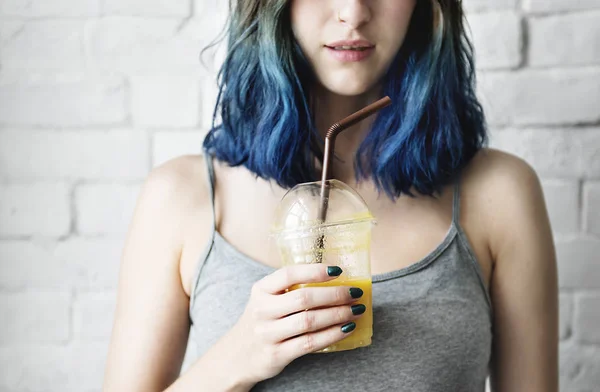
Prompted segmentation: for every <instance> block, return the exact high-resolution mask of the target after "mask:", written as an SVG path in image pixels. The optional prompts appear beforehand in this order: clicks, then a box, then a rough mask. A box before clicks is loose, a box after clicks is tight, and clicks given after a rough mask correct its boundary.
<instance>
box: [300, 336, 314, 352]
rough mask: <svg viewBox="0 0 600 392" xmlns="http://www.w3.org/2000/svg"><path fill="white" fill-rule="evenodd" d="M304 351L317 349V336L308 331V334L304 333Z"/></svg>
mask: <svg viewBox="0 0 600 392" xmlns="http://www.w3.org/2000/svg"><path fill="white" fill-rule="evenodd" d="M302 351H304V352H305V353H311V352H313V351H315V338H314V336H313V334H311V333H307V334H306V335H302Z"/></svg>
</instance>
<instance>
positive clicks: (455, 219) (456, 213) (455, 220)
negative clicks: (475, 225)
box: [452, 176, 460, 227]
mask: <svg viewBox="0 0 600 392" xmlns="http://www.w3.org/2000/svg"><path fill="white" fill-rule="evenodd" d="M452 199H453V200H452V224H453V225H454V226H455V227H460V224H459V218H460V176H457V177H456V180H455V181H454V195H453V196H452Z"/></svg>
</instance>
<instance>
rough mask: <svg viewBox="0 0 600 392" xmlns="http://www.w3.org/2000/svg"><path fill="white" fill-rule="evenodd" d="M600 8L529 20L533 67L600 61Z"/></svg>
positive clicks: (530, 52)
mask: <svg viewBox="0 0 600 392" xmlns="http://www.w3.org/2000/svg"><path fill="white" fill-rule="evenodd" d="M594 43H600V10H599V11H596V12H594V11H592V12H586V13H577V14H566V15H556V16H549V17H542V18H531V19H530V20H529V65H530V66H532V67H548V66H571V65H593V64H600V45H597V44H594Z"/></svg>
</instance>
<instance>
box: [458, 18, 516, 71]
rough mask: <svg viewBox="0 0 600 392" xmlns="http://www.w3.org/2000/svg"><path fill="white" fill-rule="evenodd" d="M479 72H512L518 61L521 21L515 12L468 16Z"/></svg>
mask: <svg viewBox="0 0 600 392" xmlns="http://www.w3.org/2000/svg"><path fill="white" fill-rule="evenodd" d="M468 20H469V25H470V27H471V31H472V37H473V44H474V45H475V54H476V64H477V68H480V69H498V68H515V67H517V66H519V65H520V64H521V61H522V55H521V53H522V46H523V39H522V27H521V18H520V17H519V15H517V14H516V13H515V12H494V13H485V14H473V15H471V16H469V19H468Z"/></svg>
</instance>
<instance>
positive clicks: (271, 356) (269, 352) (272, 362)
mask: <svg viewBox="0 0 600 392" xmlns="http://www.w3.org/2000/svg"><path fill="white" fill-rule="evenodd" d="M265 351H266V355H265V356H266V359H267V364H268V366H270V367H275V366H277V365H278V363H279V360H280V357H281V353H280V350H279V349H278V347H277V346H275V345H273V346H268V347H267V348H266V350H265Z"/></svg>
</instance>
